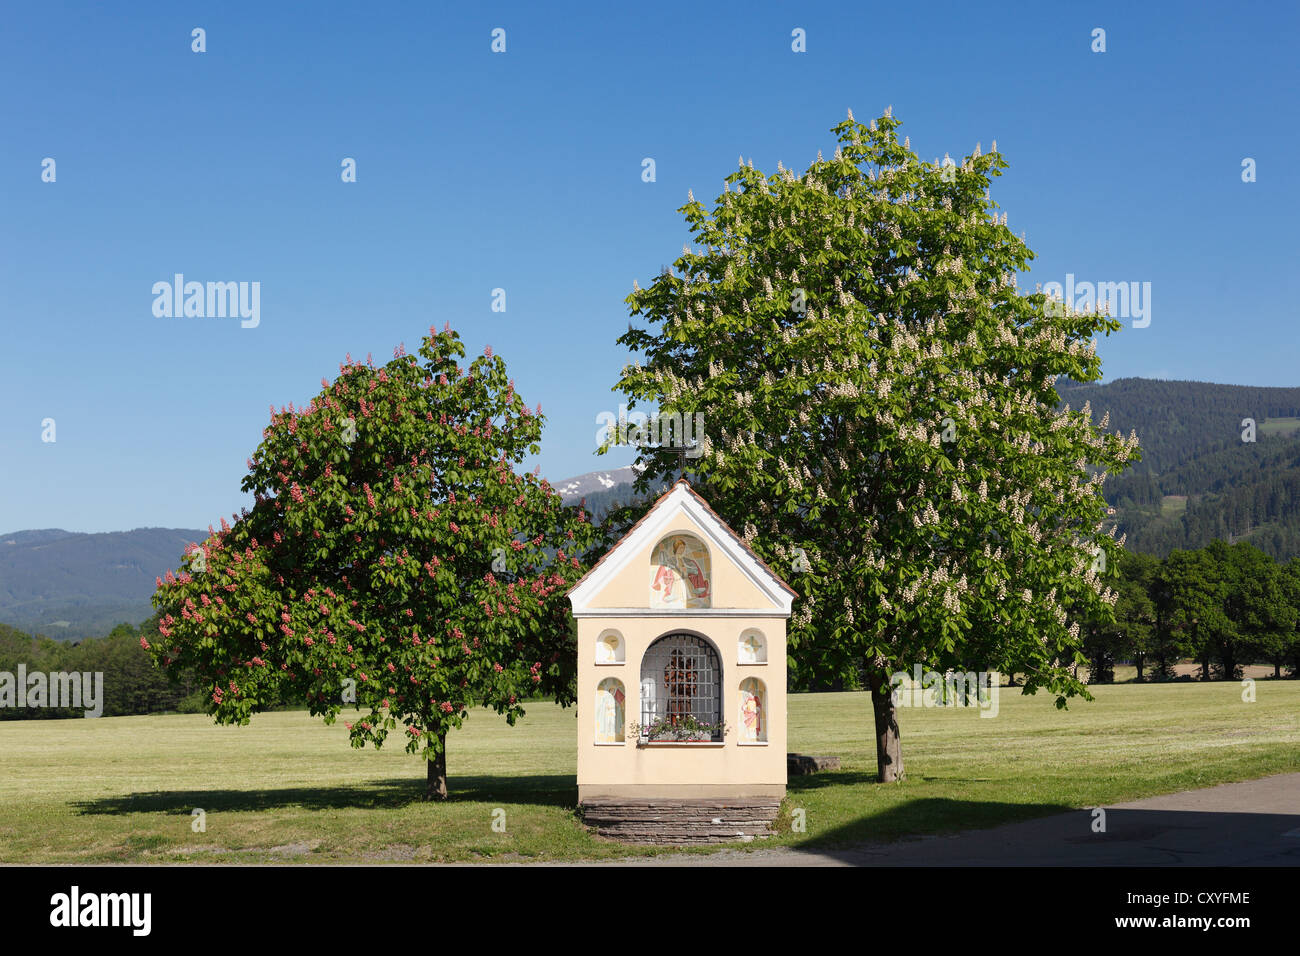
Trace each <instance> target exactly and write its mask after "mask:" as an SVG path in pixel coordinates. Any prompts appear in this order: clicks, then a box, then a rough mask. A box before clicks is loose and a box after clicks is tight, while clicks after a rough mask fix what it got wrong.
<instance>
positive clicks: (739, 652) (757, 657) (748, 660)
mask: <svg viewBox="0 0 1300 956" xmlns="http://www.w3.org/2000/svg"><path fill="white" fill-rule="evenodd" d="M736 661H737V662H738V663H741V664H766V663H767V638H766V637H765V636H764V635H763V632H762V631H760V630H759V629H758V628H756V627H747V628H745V630H743V631H742V632H741V634H740V640H738V641H737V642H736Z"/></svg>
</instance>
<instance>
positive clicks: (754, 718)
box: [736, 677, 767, 744]
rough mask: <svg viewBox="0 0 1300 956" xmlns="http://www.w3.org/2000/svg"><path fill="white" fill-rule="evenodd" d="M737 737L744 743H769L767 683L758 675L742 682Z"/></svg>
mask: <svg viewBox="0 0 1300 956" xmlns="http://www.w3.org/2000/svg"><path fill="white" fill-rule="evenodd" d="M739 707H740V711H739V713H738V714H737V721H736V729H737V737H738V739H739V741H740V743H742V744H758V743H767V685H765V684H764V683H763V682H762V681H761V680H759V679H758V678H757V677H746V678H745V679H744V680H743V681H741V682H740V699H739Z"/></svg>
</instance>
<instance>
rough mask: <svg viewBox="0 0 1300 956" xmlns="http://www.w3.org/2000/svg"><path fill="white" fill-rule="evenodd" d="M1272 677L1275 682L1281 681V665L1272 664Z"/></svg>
mask: <svg viewBox="0 0 1300 956" xmlns="http://www.w3.org/2000/svg"><path fill="white" fill-rule="evenodd" d="M1273 677H1274V679H1276V680H1281V679H1282V665H1281V664H1274V665H1273Z"/></svg>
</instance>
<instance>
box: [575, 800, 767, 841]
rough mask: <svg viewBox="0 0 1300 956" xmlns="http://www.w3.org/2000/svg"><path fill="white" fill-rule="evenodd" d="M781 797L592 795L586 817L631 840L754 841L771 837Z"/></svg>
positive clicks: (588, 821) (602, 832)
mask: <svg viewBox="0 0 1300 956" xmlns="http://www.w3.org/2000/svg"><path fill="white" fill-rule="evenodd" d="M780 809H781V803H780V801H779V800H776V799H764V798H756V799H754V800H752V801H749V800H731V799H728V800H717V799H702V800H663V799H638V800H631V799H625V800H617V801H615V800H589V801H587V802H586V803H584V804H583V806H582V817H583V822H584V823H585V824H586V825H587V826H589V827H592V828H593V829H594V830H595V831H596V832H597V833H598V834H599V835H601V836H604V837H609V838H611V839H615V840H620V841H622V842H625V843H650V844H691V843H725V842H731V841H735V840H742V841H749V840H752V839H754V838H755V837H764V836H770V835H771V833H772V828H771V824H772V821H773V820H775V819H776V816H777V814H778V813H779V812H780Z"/></svg>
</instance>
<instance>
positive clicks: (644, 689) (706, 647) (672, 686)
mask: <svg viewBox="0 0 1300 956" xmlns="http://www.w3.org/2000/svg"><path fill="white" fill-rule="evenodd" d="M686 718H690V719H693V721H694V722H696V723H703V724H708V725H709V726H710V727H712V728H714V729H713V733H712V736H711V738H710V739H712V740H721V739H722V733H721V729H720V725H721V722H722V666H721V663H720V662H719V660H718V654H717V652H716V651H714V649H713V647H712V645H710V644H709V642H708V641H706V640H704V639H703V638H699V637H696V636H694V635H693V634H669V635H667V636H665V637H661V638H659V640H657V641H655V642H654V643H653V644H651V645H650V647H649V648H647V649H646V652H645V657H643V658H642V659H641V737H642V739H646V738H647V736H648V733H649V729H650V728H651V727H652V726H655V725H656V724H659V725H661V726H662V723H663V722H665V721H667V722H668V723H671V724H677V723H679V722H681V721H683V720H684V719H686Z"/></svg>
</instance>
